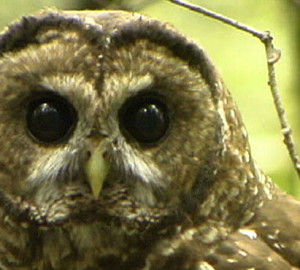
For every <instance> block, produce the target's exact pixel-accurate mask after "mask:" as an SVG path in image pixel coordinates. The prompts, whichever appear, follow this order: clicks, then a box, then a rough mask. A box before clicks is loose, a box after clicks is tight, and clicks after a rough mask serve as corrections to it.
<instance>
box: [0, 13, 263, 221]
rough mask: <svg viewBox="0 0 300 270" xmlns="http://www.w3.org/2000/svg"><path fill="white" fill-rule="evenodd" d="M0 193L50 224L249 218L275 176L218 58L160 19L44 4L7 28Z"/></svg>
mask: <svg viewBox="0 0 300 270" xmlns="http://www.w3.org/2000/svg"><path fill="white" fill-rule="evenodd" d="M0 138H1V139H0V149H1V152H0V190H1V193H0V198H1V204H2V205H4V207H5V208H6V209H8V210H9V211H11V212H12V213H14V214H15V217H16V218H21V219H25V220H28V221H30V222H37V223H40V224H41V223H42V224H60V223H64V222H67V221H70V220H76V221H77V222H90V221H93V220H98V221H101V220H103V221H107V220H108V221H111V220H118V221H122V222H127V221H128V222H129V221H132V220H133V221H138V222H140V223H143V222H146V223H150V224H151V222H153V223H156V222H160V221H162V220H163V219H164V218H169V217H179V218H180V217H181V216H187V215H191V216H196V218H197V219H199V220H200V219H201V218H203V217H208V218H212V219H218V220H226V222H228V223H231V222H232V223H233V222H234V221H236V220H242V221H243V220H244V221H246V220H248V219H249V218H251V215H252V214H253V207H254V205H256V203H257V201H258V200H259V199H260V197H261V196H264V195H262V194H265V193H267V192H268V187H266V186H265V187H264V191H262V190H263V185H264V182H265V177H264V175H262V174H261V173H260V172H259V170H258V169H257V168H256V166H255V164H254V163H253V161H252V157H251V154H250V149H249V146H248V139H247V132H246V130H245V128H244V126H243V124H242V122H241V119H240V116H239V112H238V111H237V109H236V107H235V105H234V103H233V101H232V99H231V97H230V95H229V93H228V91H227V90H226V88H225V86H224V84H223V82H222V80H221V78H220V76H219V75H218V73H217V71H216V69H215V67H214V66H213V64H212V63H211V61H210V60H209V58H208V57H207V55H206V54H205V52H204V51H203V50H202V49H201V48H199V47H198V46H197V45H196V44H195V43H193V42H192V41H190V40H188V39H187V38H185V37H184V36H183V35H182V34H180V33H178V32H177V31H176V30H175V29H173V27H171V26H169V25H168V24H164V23H162V22H160V21H156V20H153V19H149V18H147V17H144V16H141V15H138V14H131V13H126V12H118V11H114V12H108V11H102V12H76V13H73V12H51V11H50V12H48V11H47V12H42V13H40V14H38V15H37V16H32V17H25V18H23V19H22V20H21V21H20V22H17V23H16V24H14V25H12V26H11V27H9V28H8V29H7V30H6V31H4V32H3V33H2V35H1V36H0Z"/></svg>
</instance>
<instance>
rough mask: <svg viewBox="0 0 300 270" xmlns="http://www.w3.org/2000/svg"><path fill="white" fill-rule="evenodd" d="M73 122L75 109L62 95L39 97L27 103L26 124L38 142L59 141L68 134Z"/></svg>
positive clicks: (74, 122)
mask: <svg viewBox="0 0 300 270" xmlns="http://www.w3.org/2000/svg"><path fill="white" fill-rule="evenodd" d="M75 124H76V114H75V110H74V109H73V108H72V107H71V105H70V104H69V103H68V102H67V101H65V100H64V99H63V98H62V97H58V96H52V97H46V98H39V99H37V100H34V101H33V102H31V103H30V105H29V109H28V112H27V126H28V129H29V131H30V133H31V134H32V135H33V136H34V137H35V138H36V139H37V140H38V141H40V142H43V143H57V142H61V141H62V140H63V139H65V138H66V137H67V136H68V135H69V134H70V131H71V130H72V129H73V127H74V125H75Z"/></svg>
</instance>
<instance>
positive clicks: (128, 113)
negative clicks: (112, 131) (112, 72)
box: [119, 93, 169, 144]
mask: <svg viewBox="0 0 300 270" xmlns="http://www.w3.org/2000/svg"><path fill="white" fill-rule="evenodd" d="M119 121H120V126H121V130H122V129H123V130H125V131H126V134H129V135H130V136H131V137H133V138H134V139H136V140H137V141H138V142H140V143H145V144H151V143H155V142H157V141H159V140H160V139H161V138H163V137H164V135H165V134H166V132H167V130H168V127H169V114H168V108H167V106H166V104H165V103H164V102H163V100H162V99H161V98H160V97H158V96H157V95H154V94H149V93H148V94H143V95H137V96H135V97H132V98H129V99H128V100H127V101H126V102H125V104H124V105H123V107H122V108H121V109H120V111H119Z"/></svg>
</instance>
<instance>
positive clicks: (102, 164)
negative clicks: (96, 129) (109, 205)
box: [85, 144, 110, 199]
mask: <svg viewBox="0 0 300 270" xmlns="http://www.w3.org/2000/svg"><path fill="white" fill-rule="evenodd" d="M103 153H104V150H103V147H101V144H100V145H99V146H98V147H97V148H96V149H94V150H93V152H92V153H91V157H90V159H89V160H88V162H87V163H86V168H85V169H86V173H87V176H88V181H89V184H90V187H91V190H92V193H93V196H94V198H95V199H97V198H98V197H99V194H100V192H101V190H102V186H103V183H104V181H105V178H106V176H107V175H108V172H109V169H110V164H109V162H108V161H107V160H106V159H105V158H104V157H103Z"/></svg>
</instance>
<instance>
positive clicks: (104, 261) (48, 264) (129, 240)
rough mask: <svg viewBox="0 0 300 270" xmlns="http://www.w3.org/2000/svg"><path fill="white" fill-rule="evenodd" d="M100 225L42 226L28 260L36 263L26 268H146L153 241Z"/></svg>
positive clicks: (31, 244) (57, 269) (33, 241)
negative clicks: (52, 227)
mask: <svg viewBox="0 0 300 270" xmlns="http://www.w3.org/2000/svg"><path fill="white" fill-rule="evenodd" d="M101 225H102V226H100V225H99V224H97V223H95V224H89V225H75V226H68V227H62V228H54V229H42V230H39V231H38V232H37V235H35V236H34V235H32V236H31V237H33V238H34V239H32V242H31V243H29V246H32V250H31V251H32V252H31V254H30V255H31V259H29V261H31V262H33V264H32V265H31V266H30V267H29V268H26V269H37V270H45V269H47V270H48V269H53V270H54V269H55V270H62V269H74V270H77V269H78V270H83V269H95V270H96V269H99V270H102V269H103V270H105V269H110V270H114V269H120V267H121V266H122V267H121V268H122V269H124V270H125V269H143V268H144V261H145V259H144V258H145V256H146V253H147V251H146V249H147V246H148V247H150V245H151V243H142V242H141V241H140V240H137V238H136V237H135V236H134V235H132V236H130V235H129V234H128V233H127V232H124V231H122V229H121V230H120V228H115V227H114V226H103V224H101ZM28 255H29V254H28ZM133 264H134V266H133Z"/></svg>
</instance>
